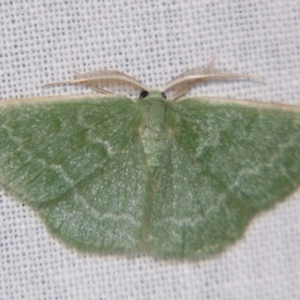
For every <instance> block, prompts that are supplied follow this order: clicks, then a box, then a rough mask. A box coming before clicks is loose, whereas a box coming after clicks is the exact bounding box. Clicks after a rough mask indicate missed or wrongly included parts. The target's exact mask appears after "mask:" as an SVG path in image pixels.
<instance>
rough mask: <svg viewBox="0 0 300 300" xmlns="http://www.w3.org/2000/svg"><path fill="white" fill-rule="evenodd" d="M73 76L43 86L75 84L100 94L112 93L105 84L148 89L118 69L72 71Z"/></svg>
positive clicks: (140, 89)
mask: <svg viewBox="0 0 300 300" xmlns="http://www.w3.org/2000/svg"><path fill="white" fill-rule="evenodd" d="M74 77H75V79H73V80H68V81H58V82H52V83H47V84H45V85H43V88H45V87H49V86H55V85H67V84H75V85H84V86H87V87H90V88H91V89H93V90H95V91H97V92H99V93H101V94H114V93H113V92H110V91H108V90H106V89H103V88H102V87H101V86H103V85H105V84H112V85H116V84H119V83H125V85H128V86H131V87H134V88H137V89H138V90H139V91H142V90H149V89H148V87H146V86H144V85H143V84H142V83H141V82H140V81H138V80H136V79H134V78H132V77H130V76H128V75H126V74H124V73H121V72H118V71H111V70H98V71H92V72H87V73H83V74H81V73H79V72H78V71H74Z"/></svg>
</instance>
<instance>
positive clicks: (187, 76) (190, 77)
mask: <svg viewBox="0 0 300 300" xmlns="http://www.w3.org/2000/svg"><path fill="white" fill-rule="evenodd" d="M215 61H216V59H215V58H213V59H212V60H211V61H210V62H209V63H208V64H207V65H206V66H204V67H195V68H192V69H190V70H188V71H185V72H183V73H181V74H180V75H178V76H176V77H175V78H174V79H172V80H171V81H170V82H168V83H167V84H166V85H165V86H164V87H163V88H162V91H163V92H164V93H168V92H172V91H173V95H172V96H171V97H170V98H169V99H168V101H174V100H176V99H178V98H179V97H180V96H182V95H183V94H185V93H186V92H187V91H188V90H190V89H191V88H192V87H194V86H195V85H197V84H200V83H208V82H214V81H230V80H254V81H265V78H264V77H262V76H256V75H243V74H236V73H233V72H230V71H225V70H222V69H220V68H217V67H215Z"/></svg>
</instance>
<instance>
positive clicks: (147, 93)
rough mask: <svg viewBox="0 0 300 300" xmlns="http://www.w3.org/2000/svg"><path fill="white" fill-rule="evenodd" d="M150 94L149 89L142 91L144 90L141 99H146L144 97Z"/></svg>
mask: <svg viewBox="0 0 300 300" xmlns="http://www.w3.org/2000/svg"><path fill="white" fill-rule="evenodd" d="M148 95H149V92H147V91H142V92H141V93H140V99H144V98H146V97H147V96H148Z"/></svg>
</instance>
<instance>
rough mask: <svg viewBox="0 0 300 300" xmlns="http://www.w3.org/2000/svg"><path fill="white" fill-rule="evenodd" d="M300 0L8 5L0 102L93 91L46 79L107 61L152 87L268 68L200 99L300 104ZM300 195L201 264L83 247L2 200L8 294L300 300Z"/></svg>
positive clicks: (2, 23)
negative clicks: (204, 73) (195, 72)
mask: <svg viewBox="0 0 300 300" xmlns="http://www.w3.org/2000/svg"><path fill="white" fill-rule="evenodd" d="M299 28H300V2H299V1H295V0H284V1H283V0H281V1H279V0H277V1H275V0H274V1H255V0H248V1H247V0H246V1H244V0H235V1H224V0H223V1H222V0H218V1H199V0H198V1H197V0H185V1H180V0H173V1H154V0H153V1H137V0H136V1H135V0H132V1H112V0H111V1H108V0H107V1H58V0H57V1H47V2H46V1H38V0H36V1H30V0H28V1H13V0H11V1H1V3H0V32H1V36H0V99H3V100H5V99H10V98H15V97H18V98H19V97H32V96H40V95H50V94H69V93H88V92H89V91H88V90H87V89H83V88H79V87H72V86H71V87H56V88H50V89H44V90H42V89H41V85H42V84H45V83H48V82H51V81H57V80H67V79H71V78H72V72H73V70H75V69H76V70H78V71H81V72H85V71H91V70H95V69H100V68H107V69H117V70H120V71H123V72H126V73H128V74H129V75H132V76H135V77H136V78H137V79H140V80H141V81H143V82H144V83H145V84H146V85H148V86H150V87H160V86H162V85H163V84H165V83H166V82H167V81H168V80H170V79H171V78H172V77H173V76H175V75H177V74H178V73H180V72H182V71H185V70H186V69H188V68H191V67H194V66H197V65H203V64H205V63H207V62H208V61H209V60H210V59H211V58H212V57H213V56H216V57H217V58H218V66H220V67H226V68H227V69H231V70H233V71H236V72H239V73H248V74H259V75H263V76H265V77H266V78H267V79H268V80H267V83H266V84H261V83H251V82H243V83H241V82H234V83H218V84H212V85H209V86H203V87H199V88H196V89H194V90H193V91H192V94H194V95H200V94H205V95H211V96H222V97H232V98H245V99H253V100H260V101H269V102H271V101H272V102H284V103H289V104H298V105H300V96H299V95H300V29H299ZM299 282H300V193H299V191H298V192H297V193H294V194H293V195H292V196H291V197H289V198H288V199H287V200H286V201H285V202H283V203H281V204H279V205H277V206H276V207H275V209H273V210H271V211H268V212H267V213H264V214H262V215H260V216H258V217H257V218H256V219H254V220H253V222H252V223H251V225H250V226H249V228H248V230H247V231H246V233H245V237H244V239H242V240H241V241H239V242H238V243H237V244H235V245H234V246H233V247H231V248H229V249H228V251H226V252H225V253H224V254H222V255H220V256H217V257H215V258H213V259H210V260H201V261H199V262H193V263H186V262H170V261H169V262H165V261H159V260H155V259H153V258H151V257H148V256H142V257H137V258H130V259H129V258H126V257H115V256H113V257H111V256H109V257H101V256H95V255H94V256H90V255H83V254H78V253H77V252H76V251H74V250H70V249H68V248H66V247H65V246H64V245H62V244H61V243H60V242H58V241H57V240H56V239H54V238H52V237H51V236H50V235H49V234H48V233H47V230H46V229H45V226H44V225H43V224H42V223H41V221H40V220H39V219H38V217H37V216H36V215H35V214H34V213H33V212H32V210H31V209H29V208H27V207H24V206H22V204H21V203H19V202H16V201H15V200H14V199H11V198H9V197H7V196H5V195H2V196H1V197H0V299H30V300H32V299H73V300H74V299H98V300H100V299H101V300H102V299H228V300H229V299H230V300H233V299H300V284H299Z"/></svg>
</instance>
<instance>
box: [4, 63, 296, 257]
mask: <svg viewBox="0 0 300 300" xmlns="http://www.w3.org/2000/svg"><path fill="white" fill-rule="evenodd" d="M75 75H76V78H75V80H71V81H68V82H63V83H64V84H65V83H69V84H81V85H85V86H88V87H90V88H91V89H93V90H96V91H97V92H98V94H94V95H83V96H76V95H75V96H74V95H70V96H53V97H42V98H28V99H15V100H8V101H1V102H0V187H1V188H3V189H4V190H5V191H6V192H7V193H8V194H9V195H12V196H13V197H15V198H17V199H18V200H19V201H21V202H23V203H25V204H26V205H29V206H30V207H32V208H33V209H34V210H35V212H36V213H37V214H38V215H39V216H40V218H41V219H42V220H43V222H44V223H45V224H46V227H47V228H48V230H49V231H50V232H51V233H52V234H53V235H54V236H55V237H57V238H59V239H60V240H61V241H63V242H64V243H65V244H67V245H69V246H71V247H75V248H76V249H78V250H82V251H88V252H94V253H100V254H105V253H112V254H125V255H132V254H138V253H147V254H150V255H153V256H155V257H164V258H175V259H199V258H201V257H205V256H209V255H212V254H216V253H220V252H221V251H223V250H224V249H225V248H226V247H227V246H228V245H231V244H233V243H234V242H235V241H237V240H238V239H239V238H241V237H242V236H243V234H244V232H245V229H246V227H247V226H248V224H249V222H250V220H251V219H252V218H253V217H254V216H255V215H257V214H258V213H260V212H261V211H264V210H267V209H269V208H271V207H273V206H274V205H275V204H276V203H277V202H280V201H283V200H284V199H285V198H286V197H287V196H288V195H289V194H291V193H292V192H293V191H295V190H296V189H297V188H298V187H299V185H300V108H299V107H293V106H287V105H281V104H267V103H259V102H252V101H243V100H233V99H223V98H209V97H187V98H182V95H183V94H185V93H186V92H187V91H188V90H189V89H190V88H192V87H193V86H195V85H196V84H201V83H206V82H212V81H219V80H221V81H226V80H235V79H245V78H249V76H243V75H238V74H234V73H230V72H225V71H222V70H220V69H218V68H216V67H215V66H214V63H213V62H212V63H209V64H208V65H206V66H205V67H202V68H194V69H191V70H189V71H187V72H184V73H182V74H181V75H179V76H177V77H175V78H174V79H173V80H172V81H170V82H169V83H167V84H166V85H165V86H164V87H163V88H161V89H160V90H150V89H149V88H147V87H146V86H144V85H143V84H142V83H141V82H139V81H138V80H136V79H133V78H131V77H129V76H127V75H125V74H123V73H121V72H118V71H108V70H102V71H96V72H89V73H85V74H80V73H76V74H75ZM250 79H257V78H255V77H250ZM108 83H109V84H111V83H112V84H115V85H116V86H118V85H119V84H120V83H121V84H125V85H128V86H131V87H134V88H135V89H137V90H138V91H139V95H140V96H139V98H138V99H132V98H128V97H125V96H120V95H117V94H114V93H112V92H110V91H109V90H107V89H104V86H105V85H106V84H108Z"/></svg>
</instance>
